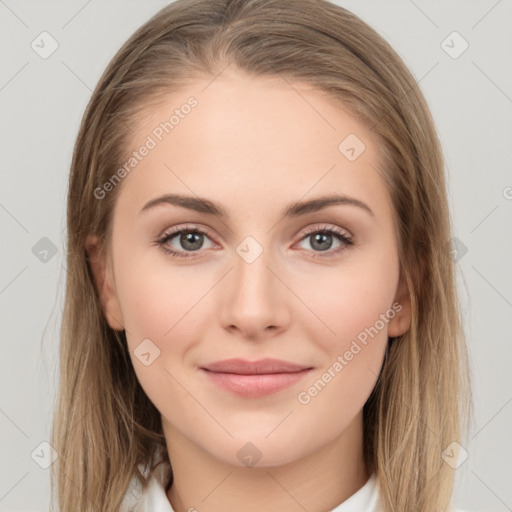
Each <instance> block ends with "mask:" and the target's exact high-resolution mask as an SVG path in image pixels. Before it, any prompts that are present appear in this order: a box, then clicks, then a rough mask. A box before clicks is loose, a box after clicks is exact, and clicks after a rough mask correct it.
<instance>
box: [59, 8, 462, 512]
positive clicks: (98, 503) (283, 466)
mask: <svg viewBox="0 0 512 512" xmlns="http://www.w3.org/2000/svg"><path fill="white" fill-rule="evenodd" d="M68 236H69V238H68V263H67V272H68V280H67V289H66V306H65V311H64V318H63V326H62V340H61V343H62V345H61V382H60V390H59V401H58V407H57V410H56V413H55V420H54V430H53V446H54V447H55V448H56V450H57V451H58V453H59V460H58V463H57V464H56V465H54V466H56V471H55V475H53V479H54V480H55V486H56V487H58V501H59V505H60V507H61V509H62V510H75V511H80V512H85V511H89V510H90V511H92V510H95V511H98V510H101V511H117V510H132V509H133V510H148V511H149V510H151V511H155V510H160V511H175V512H182V511H186V510H200V511H217V510H227V511H230V510H247V511H252V510H254V511H256V510H257V511H267V510H268V511H271V510H290V511H292V510H309V511H323V510H334V511H336V512H341V511H349V510H361V509H362V510H374V511H377V510H379V511H384V512H390V511H392V510H395V511H396V510H398V511H407V512H408V511H412V510H414V511H421V512H427V511H429V512H434V511H435V512H439V511H448V510H452V509H451V508H450V501H451V496H452V491H453V476H454V469H455V468H456V467H457V457H458V453H459V451H462V449H461V446H463V445H464V436H465V435H467V434H466V429H467V418H468V411H469V409H470V407H469V405H470V392H469V384H468V370H467V355H466V351H465V342H464V338H463V332H462V328H461V323H460V315H459V311H458V303H457V296H456V288H455V283H454V269H453V262H452V259H451V257H450V249H449V240H450V238H451V236H450V212H449V210H448V205H447V199H446V190H445V177H444V169H443V158H442V153H441V149H440V144H439V141H438V138H437V135H436V131H435V127H434V124H433V121H432V118H431V115H430V112H429V110H428V107H427V105H426V102H425V100H424V97H423V96H422V94H421V91H420V90H419V88H418V87H417V85H416V83H415V81H414V78H413V77H412V75H411V74H410V72H409V71H408V70H407V68H406V67H405V65H404V63H403V62H402V61H401V59H400V58H399V57H398V56H397V54H396V53H395V52H394V51H393V50H392V48H391V47H390V46H389V44H388V43H386V42H385V41H384V40H383V39H382V37H381V36H379V35H378V34H377V33H376V32H375V31H374V30H373V29H372V28H370V27H369V26H368V25H366V24H365V23H364V22H362V21H361V20H360V19H359V18H357V17H356V16H354V15H353V14H351V13H350V12H349V11H347V10H346V9H343V8H341V7H339V6H336V5H334V4H331V3H329V2H327V1H324V0H298V1H295V2H293V3H284V2H279V1H275V0H253V1H250V0H249V1H241V0H237V1H217V0H214V1H210V0H178V1H176V2H174V3H172V4H170V5H169V6H167V7H165V8H164V9H162V10H161V11H160V12H159V13H157V14H156V15H155V16H154V17H153V18H152V19H151V20H149V21H148V22H147V23H146V24H144V25H143V26H142V27H141V28H140V29H139V30H137V32H136V33H135V34H134V35H133V36H132V37H131V38H130V39H129V40H128V41H127V42H126V43H125V45H124V46H123V47H122V48H121V49H120V50H119V52H118V53H117V54H116V56H115V57H114V58H113V60H112V61H111V63H110V64H109V66H108V67H107V69H106V71H105V72H104V74H103V76H102V77H101V79H100V81H99V83H98V85H97V87H96V89H95V91H94V93H93V96H92V98H91V101H90V103H89V106H88V108H87V111H86V112H85V115H84V118H83V122H82V125H81V128H80V132H79V134H78V138H77V142H76V145H75V150H74V157H73V162H72V168H71V174H70V183H69V195H68ZM77 489H79V491H77Z"/></svg>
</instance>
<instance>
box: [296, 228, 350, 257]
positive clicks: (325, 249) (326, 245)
mask: <svg viewBox="0 0 512 512" xmlns="http://www.w3.org/2000/svg"><path fill="white" fill-rule="evenodd" d="M333 237H334V238H335V239H337V240H338V242H339V243H340V245H339V246H338V247H337V248H335V249H334V250H330V249H331V247H332V243H333ZM305 240H310V242H309V245H310V246H311V247H312V248H313V252H314V253H316V254H312V256H313V258H327V257H330V256H333V255H337V254H339V253H341V252H342V251H344V250H346V249H347V248H348V247H349V246H351V245H353V244H354V242H353V240H352V237H351V236H350V235H349V234H348V233H347V232H345V231H343V230H342V229H341V228H339V227H337V226H332V227H328V226H323V227H321V228H319V227H318V226H315V227H312V228H309V229H308V230H307V231H306V235H305V236H303V237H302V238H301V240H300V241H301V242H303V241H305ZM322 253H326V254H322Z"/></svg>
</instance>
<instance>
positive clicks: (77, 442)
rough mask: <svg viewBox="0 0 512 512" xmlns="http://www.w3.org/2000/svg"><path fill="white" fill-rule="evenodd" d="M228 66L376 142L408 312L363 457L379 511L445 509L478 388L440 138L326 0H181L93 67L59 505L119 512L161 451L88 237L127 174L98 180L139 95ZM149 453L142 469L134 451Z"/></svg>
mask: <svg viewBox="0 0 512 512" xmlns="http://www.w3.org/2000/svg"><path fill="white" fill-rule="evenodd" d="M228 65H229V66H231V67H232V69H235V70H237V71H239V72H243V73H245V74H246V75H248V76H252V77H258V76H261V77H269V78H271V77H277V76H280V77H282V78H284V79H286V80H288V81H289V82H291V83H300V84H304V85H310V86H312V87H313V88H315V89H317V90H318V91H321V92H325V93H327V94H328V95H330V97H332V98H335V99H337V100H339V102H340V104H341V105H342V106H343V107H344V108H345V109H346V111H347V112H349V113H350V114H351V115H353V116H354V117H355V118H357V119H358V120H359V121H361V122H362V123H364V126H366V127H367V128H368V129H369V130H370V132H371V134H372V136H373V137H375V140H376V141H377V143H378V150H379V152H380V164H381V167H382V173H383V177H384V179H385V183H386V185H387V187H388V189H389V193H390V197H391V199H392V205H393V212H394V221H395V225H396V233H397V237H398V252H399V261H400V278H401V279H404V280H405V282H406V285H407V290H408V292H409V297H410V301H411V314H412V319H411V326H410V328H409V329H408V330H407V332H406V333H404V334H403V335H401V336H398V337H395V338H390V339H389V342H388V346H387V350H386V355H385V358H384V362H383V366H382V370H381V373H380V375H379V377H378V380H377V383H376V386H375V388H374V389H373V391H372V393H371V395H370V397H369V399H368V401H367V402H366V403H365V405H364V409H363V429H364V447H363V449H364V458H365V462H366V465H367V468H368V470H369V472H371V473H375V474H376V475H377V478H378V484H379V488H380V500H381V507H382V509H383V510H384V511H385V512H391V511H409V510H415V511H417V512H440V511H445V510H448V509H449V506H450V500H451V496H452V492H453V487H454V470H453V469H452V467H450V466H449V465H448V464H446V463H445V462H444V460H443V458H442V452H443V450H445V449H446V448H447V446H449V445H450V444H451V443H452V442H454V441H457V442H459V443H461V444H462V443H463V442H464V441H463V438H462V437H463V436H466V435H467V429H468V423H469V420H470V416H471V412H472V403H471V402H472V398H471V391H470V381H469V361H468V354H467V348H466V342H465V335H464V329H463V325H462V321H461V312H460V306H459V302H458V297H457V293H456V284H455V267H454V261H453V259H452V257H451V253H450V247H449V246H450V240H451V218H450V211H449V207H448V201H447V194H446V185H445V176H444V160H443V155H442V150H441V145H440V142H439V139H438V136H437V133H436V129H435V126H434V122H433V119H432V116H431V113H430V111H429V108H428V106H427V103H426V101H425V99H424V96H423V95H422V93H421V91H420V88H419V87H418V84H417V83H416V81H415V79H414V77H413V76H412V74H411V73H410V71H409V70H408V69H407V67H406V65H405V64H404V62H403V61H402V60H401V58H400V57H399V56H398V54H397V53H396V52H395V51H394V50H393V49H392V48H391V46H390V45H389V44H388V43H387V42H386V41H385V40H384V39H383V38H382V36H380V35H379V34H378V33H377V32H376V31H375V30H374V29H373V28H372V27H370V26H369V25H368V24H366V23H365V22H363V21H362V20H361V19H360V18H358V17H357V16H356V15H354V14H353V13H351V12H349V11H348V10H346V9H344V8H342V7H340V6H338V5H336V4H333V3H330V2H329V1H327V0H294V1H293V2H284V1H279V0H177V1H175V2H173V3H171V4H169V5H168V6H166V7H164V8H163V9H162V10H160V11H159V12H158V13H157V14H156V15H154V16H153V17H152V18H151V19H150V20H149V21H147V22H146V23H145V24H144V25H143V26H141V27H140V28H139V29H138V30H137V31H136V32H135V33H134V34H133V35H132V36H131V37H130V38H129V40H128V41H127V42H126V43H125V44H124V45H123V46H122V47H121V48H120V49H119V51H118V52H117V53H116V55H115V56H114V57H113V59H112V60H111V61H110V63H109V65H108V66H107V68H106V70H105V71H104V73H103V74H102V76H101V78H100V80H99V82H98V84H97V86H96V88H95V90H94V92H93V94H92V97H91V99H90V101H89V104H88V106H87V108H86V111H85V113H84V116H83V119H82V122H81V126H80V130H79V133H78V136H77V140H76V143H75V146H74V152H73V158H72V163H71V170H70V177H69V184H68V197H67V201H68V202H67V279H66V289H65V306H64V311H63V319H62V326H61V346H60V382H59V389H58V396H57V403H56V407H55V413H54V418H53V425H52V432H51V436H52V445H53V447H54V448H55V449H56V450H57V453H58V455H59V458H58V460H57V462H56V463H55V464H54V465H53V466H52V475H51V478H52V489H54V488H55V483H57V486H58V503H59V506H60V507H61V509H62V510H64V511H68V510H74V511H75V512H89V511H96V512H97V511H102V512H103V511H104V512H106V511H109V512H111V511H118V510H119V507H120V504H121V502H122V499H123V496H124V495H125V493H126V491H127V488H128V485H129V483H130V480H131V478H132V477H133V476H135V477H136V478H137V479H138V480H139V481H140V482H141V483H142V484H144V485H145V483H146V482H147V480H148V479H149V477H150V476H151V474H152V472H153V470H154V469H155V468H156V466H158V464H160V463H162V462H164V461H165V462H169V456H168V452H167V448H166V443H165V438H164V435H163V431H162V424H161V417H160V413H159V411H158V410H157V409H156V407H155V406H154V405H153V404H152V402H151V401H150V400H149V399H148V397H147V396H146V394H145V393H144V391H143V389H142V388H141V386H140V384H139V382H138V380H137V377H136V374H135V372H134V369H133V367H132V364H131V361H130V357H129V353H128V348H127V342H126V333H125V332H124V331H117V330H114V329H112V328H111V327H110V326H109V324H108V323H107V321H106V318H105V313H104V310H103V308H102V305H101V301H100V296H99V293H98V289H97V287H96V285H95V282H94V276H93V273H92V268H91V262H90V260H89V256H88V254H87V251H86V249H85V240H86V237H87V235H88V234H91V233H92V234H95V235H97V236H98V238H99V240H100V241H101V248H102V250H104V251H106V252H107V251H108V247H109V243H110V240H111V224H112V223H111V220H112V212H113V208H114V205H115V202H116V197H117V195H118V194H119V191H120V189H121V187H120V186H118V187H115V188H114V189H113V190H112V191H110V192H109V193H108V194H107V195H106V196H105V197H104V198H103V199H102V200H98V199H97V197H96V196H95V194H94V191H95V189H97V187H101V186H102V185H103V184H104V183H105V182H107V181H108V180H109V179H110V178H111V177H112V176H113V175H114V173H115V172H116V169H118V168H119V166H120V165H121V164H122V162H123V161H125V160H126V155H127V154H129V153H130V147H129V145H130V140H131V137H132V136H133V133H134V130H135V128H136V127H137V123H138V122H139V121H140V119H142V117H143V115H144V114H145V112H147V111H148V108H149V107H150V106H154V105H157V104H158V102H160V101H162V100H163V99H165V97H166V95H168V94H169V93H171V92H173V91H177V90H178V89H182V88H184V87H186V86H187V85H190V84H193V83H194V80H196V79H197V78H198V77H203V78H204V77H215V76H217V75H218V74H219V73H221V72H222V71H223V70H224V69H225V68H226V67H227V66H228ZM106 252H105V253H106ZM160 451H161V453H162V459H161V460H157V457H156V455H157V453H159V452H160ZM148 461H150V462H151V464H150V467H151V471H150V473H149V474H148V475H147V477H146V476H145V475H143V474H141V472H140V470H139V464H146V463H147V462H148ZM171 481H172V474H171Z"/></svg>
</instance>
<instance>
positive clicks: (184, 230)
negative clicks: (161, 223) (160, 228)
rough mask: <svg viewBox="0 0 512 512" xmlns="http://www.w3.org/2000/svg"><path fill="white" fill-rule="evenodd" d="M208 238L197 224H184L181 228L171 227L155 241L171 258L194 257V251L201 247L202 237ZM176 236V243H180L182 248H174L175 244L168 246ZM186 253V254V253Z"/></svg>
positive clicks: (198, 250)
mask: <svg viewBox="0 0 512 512" xmlns="http://www.w3.org/2000/svg"><path fill="white" fill-rule="evenodd" d="M205 237H206V238H208V239H209V238H210V237H209V236H208V234H207V233H206V231H204V230H202V229H201V228H199V227H197V226H185V227H181V228H172V229H171V230H169V231H167V232H166V233H164V234H163V235H162V236H161V237H160V238H159V239H158V240H157V241H156V243H157V245H158V246H159V247H160V248H161V249H162V250H163V251H164V252H165V253H166V254H169V255H170V256H171V257H173V258H190V257H195V254H190V253H194V252H200V249H202V248H203V244H204V239H205ZM174 238H176V243H177V244H179V245H181V247H182V248H183V250H179V248H178V250H175V249H176V246H175V245H174V246H172V247H174V248H171V246H169V242H171V241H172V240H173V239H174ZM187 253H188V254H187Z"/></svg>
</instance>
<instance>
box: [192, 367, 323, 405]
mask: <svg viewBox="0 0 512 512" xmlns="http://www.w3.org/2000/svg"><path fill="white" fill-rule="evenodd" d="M312 369H313V368H312V367H311V366H305V365H300V364H296V363H292V362H289V361H283V360H280V359H262V360H259V361H246V360H243V359H225V360H223V361H217V362H215V363H211V364H208V365H206V366H204V367H201V368H200V370H201V371H202V372H203V373H204V374H205V375H206V376H207V377H208V378H209V379H210V380H211V381H212V382H213V383H215V384H216V385H217V386H219V387H220V388H221V389H223V390H225V391H230V392H231V393H234V394H236V395H238V396H243V397H246V398H258V397H262V396H265V395H270V394H273V393H277V392H278V391H281V390H283V389H285V388H288V387H290V386H292V385H293V384H296V383H297V382H299V381H300V380H302V379H303V378H304V377H305V376H306V375H307V374H309V373H310V371H311V370H312Z"/></svg>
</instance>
